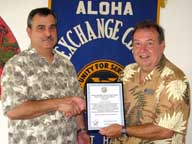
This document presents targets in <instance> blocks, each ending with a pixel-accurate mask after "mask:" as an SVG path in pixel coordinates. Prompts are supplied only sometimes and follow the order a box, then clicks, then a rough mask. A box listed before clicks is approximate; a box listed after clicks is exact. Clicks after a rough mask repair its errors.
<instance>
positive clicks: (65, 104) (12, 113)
mask: <svg viewBox="0 0 192 144" xmlns="http://www.w3.org/2000/svg"><path fill="white" fill-rule="evenodd" d="M73 99H75V101H73ZM76 99H78V102H77V100H76ZM84 109H85V102H84V100H83V99H81V98H80V97H66V98H61V99H47V100H34V101H26V102H24V103H22V104H21V105H18V106H16V107H14V108H13V109H11V110H9V111H8V112H7V113H6V114H7V116H8V117H9V118H10V119H30V118H34V117H38V116H40V115H43V114H46V113H49V112H53V111H61V112H63V113H64V114H65V115H66V116H68V117H71V116H74V115H77V114H79V113H80V112H81V111H83V110H84Z"/></svg>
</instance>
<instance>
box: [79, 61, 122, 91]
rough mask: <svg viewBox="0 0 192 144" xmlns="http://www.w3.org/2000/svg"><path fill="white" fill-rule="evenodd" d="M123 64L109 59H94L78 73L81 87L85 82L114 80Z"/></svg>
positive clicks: (83, 86)
mask: <svg viewBox="0 0 192 144" xmlns="http://www.w3.org/2000/svg"><path fill="white" fill-rule="evenodd" d="M123 68H124V66H122V65H121V64H119V63H117V62H115V61H111V60H96V61H92V62H91V63H88V64H87V65H85V66H84V67H83V68H82V69H81V70H80V71H79V73H78V80H79V82H80V85H81V87H82V88H83V90H84V88H85V84H86V83H87V82H116V81H117V80H118V77H119V75H120V73H121V71H122V70H123Z"/></svg>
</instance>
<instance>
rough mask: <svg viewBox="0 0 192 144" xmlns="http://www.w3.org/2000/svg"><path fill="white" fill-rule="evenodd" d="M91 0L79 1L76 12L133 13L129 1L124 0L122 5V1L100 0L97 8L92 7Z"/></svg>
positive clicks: (94, 13)
mask: <svg viewBox="0 0 192 144" xmlns="http://www.w3.org/2000/svg"><path fill="white" fill-rule="evenodd" d="M93 3H94V2H93V1H87V4H85V2H84V1H79V3H78V6H77V9H76V14H83V15H86V14H87V15H98V14H99V15H133V9H132V5H131V2H126V4H125V5H123V3H122V2H114V1H112V2H103V1H101V2H100V3H99V5H98V8H97V9H95V10H94V9H93V5H94V4H93ZM86 6H87V7H86Z"/></svg>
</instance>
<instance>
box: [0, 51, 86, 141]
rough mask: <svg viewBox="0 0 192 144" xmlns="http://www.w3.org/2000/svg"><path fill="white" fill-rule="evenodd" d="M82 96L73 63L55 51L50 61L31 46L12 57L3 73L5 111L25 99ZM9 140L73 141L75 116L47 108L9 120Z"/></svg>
mask: <svg viewBox="0 0 192 144" xmlns="http://www.w3.org/2000/svg"><path fill="white" fill-rule="evenodd" d="M64 96H82V97H83V92H82V89H81V88H80V85H79V82H78V80H77V77H76V72H75V69H74V67H73V65H72V63H71V62H70V61H69V60H67V59H65V58H64V57H62V56H61V55H59V54H57V53H56V52H54V60H53V62H52V64H49V63H48V62H47V61H46V59H45V58H43V57H41V56H39V55H38V54H37V51H36V50H35V49H34V48H29V49H28V50H25V51H23V52H21V53H20V54H18V55H16V56H14V57H13V58H11V59H10V60H9V61H8V62H7V63H6V65H5V67H4V69H3V75H2V105H3V110H4V113H5V114H6V112H7V111H9V110H10V109H12V108H14V107H15V106H17V105H20V104H22V103H23V102H25V101H27V100H42V99H51V98H62V97H64ZM8 124H9V144H75V143H76V130H77V124H76V121H75V118H74V117H73V118H70V119H68V118H66V117H65V116H64V115H63V114H62V113H61V112H58V111H57V112H50V113H47V114H44V115H42V116H39V117H36V118H32V119H27V120H9V122H8Z"/></svg>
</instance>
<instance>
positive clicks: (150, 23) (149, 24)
mask: <svg viewBox="0 0 192 144" xmlns="http://www.w3.org/2000/svg"><path fill="white" fill-rule="evenodd" d="M149 28H153V29H155V30H156V31H157V32H158V34H159V42H160V43H161V42H163V41H164V40H165V36H164V30H163V28H162V27H161V26H160V25H158V24H157V23H156V22H153V21H152V20H144V21H141V22H139V23H137V24H136V25H135V27H134V30H133V32H132V40H133V36H134V34H135V32H136V31H137V30H138V29H149Z"/></svg>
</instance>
